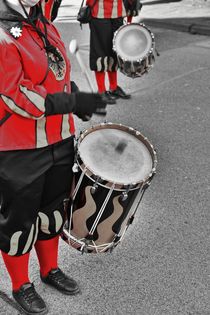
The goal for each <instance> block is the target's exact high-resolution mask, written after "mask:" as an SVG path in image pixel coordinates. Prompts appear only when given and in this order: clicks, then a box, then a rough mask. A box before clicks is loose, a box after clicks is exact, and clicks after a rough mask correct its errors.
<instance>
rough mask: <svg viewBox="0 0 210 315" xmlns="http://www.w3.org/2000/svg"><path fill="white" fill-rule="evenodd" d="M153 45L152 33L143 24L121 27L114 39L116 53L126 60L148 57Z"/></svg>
mask: <svg viewBox="0 0 210 315" xmlns="http://www.w3.org/2000/svg"><path fill="white" fill-rule="evenodd" d="M152 45H153V41H152V37H151V33H150V32H149V30H148V29H147V28H145V26H143V25H141V24H127V25H124V26H121V28H119V30H118V31H117V32H116V34H115V37H114V47H115V51H116V53H117V54H118V55H119V56H120V57H121V58H122V59H124V60H129V61H137V60H139V59H143V58H144V57H145V56H147V55H148V53H149V51H150V50H151V48H152Z"/></svg>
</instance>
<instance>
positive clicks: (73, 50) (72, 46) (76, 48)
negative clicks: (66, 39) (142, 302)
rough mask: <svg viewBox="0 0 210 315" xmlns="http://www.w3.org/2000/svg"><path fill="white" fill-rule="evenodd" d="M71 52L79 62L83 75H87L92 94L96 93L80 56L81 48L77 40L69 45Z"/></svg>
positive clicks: (73, 40)
mask: <svg viewBox="0 0 210 315" xmlns="http://www.w3.org/2000/svg"><path fill="white" fill-rule="evenodd" d="M69 51H70V53H72V55H75V57H76V59H77V61H78V64H79V65H80V68H81V70H82V73H83V74H84V75H85V77H86V79H87V82H88V85H89V88H90V90H91V92H94V86H93V84H92V81H91V78H90V76H89V74H88V72H87V69H86V67H85V64H84V62H83V60H82V58H81V55H80V52H79V46H78V44H77V41H76V39H72V40H71V41H70V43H69Z"/></svg>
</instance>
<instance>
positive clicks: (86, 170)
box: [76, 122, 157, 191]
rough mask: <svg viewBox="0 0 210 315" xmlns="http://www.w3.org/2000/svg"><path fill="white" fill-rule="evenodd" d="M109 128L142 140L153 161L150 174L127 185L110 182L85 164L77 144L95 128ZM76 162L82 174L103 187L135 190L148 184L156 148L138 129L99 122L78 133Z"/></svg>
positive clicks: (153, 167)
mask: <svg viewBox="0 0 210 315" xmlns="http://www.w3.org/2000/svg"><path fill="white" fill-rule="evenodd" d="M116 127H117V128H116ZM111 128H112V129H119V130H122V131H127V132H129V133H130V134H131V135H133V136H135V137H136V138H137V139H139V140H140V141H142V142H143V144H144V145H145V146H146V147H147V149H148V151H149V152H150V155H151V157H152V163H153V165H152V169H151V172H150V174H148V176H147V177H145V178H144V179H142V180H141V181H139V182H134V183H130V184H129V185H127V184H126V185H124V184H122V183H118V182H111V181H110V180H109V179H107V178H103V177H101V176H100V174H95V173H94V171H93V170H92V169H91V168H90V167H87V166H86V165H85V161H83V159H82V157H81V156H80V152H79V145H80V143H81V142H82V140H83V139H84V138H85V137H86V136H88V135H89V134H90V133H92V132H93V131H95V130H100V129H111ZM76 162H77V165H78V166H79V168H80V169H81V171H82V173H84V175H86V176H87V177H88V178H89V179H91V180H92V181H93V182H96V181H97V183H98V185H100V186H102V187H104V188H108V189H111V187H113V186H114V190H116V191H127V190H128V188H129V190H135V189H138V188H140V187H143V186H144V185H145V184H149V183H150V182H151V180H152V178H153V176H154V175H155V173H156V167H157V154H156V150H155V149H154V147H153V145H152V144H151V143H150V142H149V140H148V139H147V138H146V137H145V136H144V135H143V134H142V133H140V132H139V131H138V130H136V129H134V128H132V127H128V126H125V125H122V124H114V123H111V122H108V123H101V124H99V125H95V126H92V127H91V128H88V129H86V130H84V131H83V132H82V133H81V134H80V136H79V138H78V139H77V145H76ZM128 186H129V187H128Z"/></svg>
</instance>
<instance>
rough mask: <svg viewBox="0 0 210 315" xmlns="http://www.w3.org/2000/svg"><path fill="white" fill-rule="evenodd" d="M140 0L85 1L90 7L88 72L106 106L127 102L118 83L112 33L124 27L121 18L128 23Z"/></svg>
mask: <svg viewBox="0 0 210 315" xmlns="http://www.w3.org/2000/svg"><path fill="white" fill-rule="evenodd" d="M138 3H139V0H126V1H125V2H124V1H123V0H87V1H86V4H87V5H89V6H90V7H91V8H92V10H91V11H92V17H93V18H92V19H91V21H90V69H91V70H92V71H94V72H95V78H96V82H97V87H98V92H99V93H101V94H102V97H103V99H104V100H105V101H106V102H107V103H108V104H115V103H116V99H117V98H123V99H129V98H130V97H131V95H129V94H127V93H126V92H125V91H123V89H122V88H121V87H120V86H119V85H118V83H117V81H118V80H117V68H118V66H117V56H116V54H115V53H114V51H113V49H112V47H113V44H112V41H113V35H114V32H115V31H117V30H118V29H119V27H120V26H122V25H123V19H124V17H126V16H127V17H128V22H131V20H132V16H134V15H137V14H138V11H137V10H135V8H136V6H137V4H138ZM106 73H107V75H108V80H109V90H107V89H106V85H105V74H106Z"/></svg>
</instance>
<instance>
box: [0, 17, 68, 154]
mask: <svg viewBox="0 0 210 315" xmlns="http://www.w3.org/2000/svg"><path fill="white" fill-rule="evenodd" d="M38 23H39V27H40V28H41V29H42V30H43V24H42V23H40V22H38ZM21 25H22V29H21V28H19V27H17V28H16V29H15V28H14V29H13V36H12V35H11V34H10V33H9V32H8V31H7V30H4V29H3V28H1V27H0V78H1V80H0V122H3V123H2V124H0V150H1V151H7V150H18V149H33V148H40V147H44V146H47V145H49V144H53V143H55V142H58V141H61V140H62V139H65V138H68V137H70V136H71V135H72V134H74V120H73V116H72V114H64V115H52V116H48V117H46V116H45V98H46V95H47V94H48V93H56V92H63V91H65V92H70V74H69V73H70V62H69V60H68V57H67V54H66V49H65V47H64V44H63V42H62V41H61V39H60V36H59V34H58V32H57V30H56V28H55V27H54V26H53V25H52V24H51V23H48V24H46V26H47V33H48V39H49V41H50V42H51V43H52V45H54V46H55V47H56V48H57V50H58V51H59V53H60V55H61V56H62V61H61V62H60V64H59V67H58V65H57V64H56V63H55V62H54V60H53V55H52V56H51V57H52V58H49V60H48V59H47V56H46V51H45V49H44V44H43V41H42V40H41V39H40V37H39V35H38V34H37V32H36V31H35V30H34V29H33V27H32V26H30V25H29V24H25V23H24V22H22V23H21ZM10 31H12V30H10ZM18 33H21V36H19V37H16V38H15V36H14V34H16V35H17V34H18ZM8 113H9V114H10V116H9V118H8V119H6V120H5V121H4V119H5V117H7V116H8V115H9V114H8Z"/></svg>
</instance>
